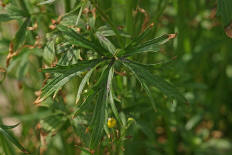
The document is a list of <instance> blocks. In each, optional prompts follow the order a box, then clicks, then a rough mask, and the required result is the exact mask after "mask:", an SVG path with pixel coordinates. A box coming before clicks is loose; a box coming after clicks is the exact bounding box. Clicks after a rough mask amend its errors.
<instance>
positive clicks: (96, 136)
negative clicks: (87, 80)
mask: <svg viewBox="0 0 232 155" xmlns="http://www.w3.org/2000/svg"><path fill="white" fill-rule="evenodd" d="M110 72H112V67H111V65H109V66H108V67H107V68H106V69H105V71H104V72H103V73H102V76H101V81H100V82H99V85H97V87H99V90H98V92H99V93H98V98H97V103H96V105H95V108H94V113H93V116H92V121H91V124H92V126H93V129H92V134H91V140H90V148H94V147H95V146H96V145H97V144H98V142H99V141H100V139H101V137H102V132H103V129H104V124H105V120H106V118H105V108H106V104H107V100H108V95H109V94H108V93H109V89H108V88H110V86H111V82H112V78H113V76H112V73H110Z"/></svg>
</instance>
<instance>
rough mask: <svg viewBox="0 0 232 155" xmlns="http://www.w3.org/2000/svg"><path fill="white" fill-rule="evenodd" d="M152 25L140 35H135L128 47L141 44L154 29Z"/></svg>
mask: <svg viewBox="0 0 232 155" xmlns="http://www.w3.org/2000/svg"><path fill="white" fill-rule="evenodd" d="M152 28H153V27H152V26H149V27H147V28H146V29H145V30H144V31H143V32H142V33H141V34H140V35H138V36H137V37H135V38H134V39H133V40H132V41H131V42H130V43H129V45H128V46H127V48H131V47H134V46H137V45H138V44H140V43H141V42H142V41H143V40H144V39H145V38H146V37H147V36H148V35H149V34H150V33H151V30H152Z"/></svg>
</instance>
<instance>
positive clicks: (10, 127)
mask: <svg viewBox="0 0 232 155" xmlns="http://www.w3.org/2000/svg"><path fill="white" fill-rule="evenodd" d="M19 124H20V123H17V124H15V125H3V124H0V128H2V129H13V128H15V127H17V126H18V125H19Z"/></svg>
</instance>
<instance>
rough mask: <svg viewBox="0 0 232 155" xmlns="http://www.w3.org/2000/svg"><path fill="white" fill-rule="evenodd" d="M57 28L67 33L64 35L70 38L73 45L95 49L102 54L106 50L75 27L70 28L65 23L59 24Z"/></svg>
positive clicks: (69, 40)
mask: <svg viewBox="0 0 232 155" xmlns="http://www.w3.org/2000/svg"><path fill="white" fill-rule="evenodd" d="M57 28H58V30H59V31H61V32H62V33H63V34H64V35H65V36H64V37H65V38H66V39H67V40H68V42H69V43H71V44H73V45H77V46H79V47H83V48H86V49H90V50H93V51H95V52H97V53H98V54H100V55H104V52H103V51H105V50H104V48H102V47H100V46H99V45H96V44H94V43H93V42H91V41H89V40H87V39H85V38H84V37H83V36H82V35H80V34H78V33H77V32H75V31H74V30H73V29H71V28H68V27H66V26H64V25H59V26H57Z"/></svg>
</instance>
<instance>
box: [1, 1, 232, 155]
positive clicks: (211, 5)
mask: <svg viewBox="0 0 232 155" xmlns="http://www.w3.org/2000/svg"><path fill="white" fill-rule="evenodd" d="M228 1H229V0H228ZM40 2H42V0H27V1H25V4H26V7H27V8H28V9H29V10H30V11H32V12H33V11H34V12H38V11H39V13H38V14H36V13H35V15H34V16H33V20H34V21H37V22H38V27H39V28H40V30H41V31H43V32H38V33H41V35H44V33H46V32H51V31H52V30H51V29H49V25H50V24H51V19H57V17H58V16H59V15H62V14H64V13H65V12H69V11H70V9H71V8H74V7H75V2H77V3H78V1H75V0H73V1H69V0H66V1H59V0H57V1H54V2H53V3H51V4H48V5H45V6H38V5H37V4H38V3H40ZM69 2H70V3H69ZM1 3H2V7H1V8H0V13H4V12H6V9H5V8H6V7H5V4H6V5H7V3H8V2H7V1H4V0H2V1H1ZM97 3H98V5H99V7H100V8H102V10H104V12H105V13H106V14H107V15H108V16H109V17H110V19H111V20H112V21H113V22H114V24H115V25H117V26H118V27H120V28H121V29H122V30H123V31H125V32H127V33H128V34H130V35H131V36H132V37H134V36H137V35H138V34H139V33H141V31H143V29H144V28H145V27H147V26H148V25H149V24H151V23H154V29H153V32H152V33H151V34H150V35H149V37H148V38H153V37H154V36H160V35H161V34H165V33H177V37H176V38H175V39H174V40H173V41H170V42H168V43H167V44H166V45H164V46H162V49H161V52H160V53H146V54H144V55H143V56H135V57H133V59H135V60H138V61H140V62H143V63H159V62H166V61H169V60H172V61H171V62H169V63H166V64H164V65H162V66H159V65H157V67H155V68H154V70H153V71H154V73H157V74H160V75H161V76H162V77H166V78H167V79H168V80H169V81H171V82H172V83H174V84H175V85H176V86H177V87H178V88H180V90H181V92H182V93H183V94H184V96H185V97H186V98H187V99H188V101H189V104H186V105H185V104H179V103H177V102H176V101H175V100H174V101H172V100H171V99H168V98H166V97H165V96H163V95H162V94H161V93H159V92H157V91H156V90H154V92H156V93H153V94H152V95H153V96H154V98H155V102H156V104H157V108H158V109H159V111H158V112H154V111H153V110H152V108H151V106H150V103H149V102H150V101H149V98H148V97H147V96H146V94H145V92H144V91H142V89H141V87H140V85H139V84H138V83H137V82H136V79H134V78H131V77H130V78H129V77H120V76H117V77H116V78H115V80H116V81H117V85H116V86H115V89H117V91H118V94H117V96H118V97H119V98H120V100H121V102H120V103H118V104H121V105H118V108H119V109H120V111H123V112H124V113H126V114H127V116H128V117H129V116H130V117H133V118H134V119H135V121H136V122H135V123H134V124H133V125H132V126H131V127H130V128H129V129H128V131H127V136H128V137H129V138H128V139H127V140H126V141H124V142H123V148H121V150H123V151H119V152H118V153H115V154H126V155H127V154H128V155H130V154H131V155H134V154H138V155H141V154H144V155H145V154H151V155H161V154H169V155H174V154H187V155H190V154H194V155H214V154H215V155H230V154H232V133H231V129H232V98H231V97H232V87H231V86H232V61H231V60H232V52H231V49H232V41H231V39H230V38H229V37H228V36H227V35H226V33H225V27H227V28H228V25H229V24H230V22H231V19H232V18H230V16H227V17H225V16H224V14H223V11H224V10H226V7H227V8H228V7H230V8H232V7H231V5H230V2H229V3H227V4H228V6H227V5H225V6H224V4H226V0H224V1H223V0H219V2H217V1H215V0H97ZM219 3H221V4H219ZM220 6H221V8H220V9H219V7H220ZM15 7H18V6H15ZM231 10H232V9H231ZM40 11H41V12H40ZM217 11H218V12H217ZM231 14H232V13H231ZM96 23H97V25H104V24H105V23H104V21H101V20H97V21H96ZM19 24H21V23H20V22H19V23H18V22H16V21H15V20H13V21H10V22H1V23H0V67H1V70H2V71H1V72H0V74H1V77H0V78H3V76H4V71H6V72H7V75H6V78H5V80H4V81H3V82H2V83H1V84H0V121H2V122H3V123H4V124H8V125H13V124H16V123H18V122H21V124H20V125H19V126H18V127H17V128H15V129H13V130H12V131H13V133H14V135H15V136H16V137H17V139H18V140H19V141H20V143H21V144H23V146H25V147H26V148H27V149H29V150H31V151H32V152H34V153H36V152H39V147H44V146H43V145H45V147H46V148H45V149H46V151H45V153H44V154H55V153H56V154H85V153H84V152H82V151H80V149H79V147H77V146H76V144H77V143H78V141H79V138H78V136H76V135H73V134H71V132H70V131H69V128H68V129H67V130H61V129H60V128H59V129H58V130H60V132H58V133H57V134H56V135H55V136H53V137H52V138H51V140H50V141H48V143H47V144H43V135H42V136H41V133H39V130H38V122H41V120H43V119H45V118H46V117H47V116H48V115H50V113H51V111H52V109H51V108H48V105H45V106H35V105H33V102H34V100H35V99H36V91H38V90H39V89H40V88H41V86H42V83H43V80H44V77H43V74H42V73H40V72H38V69H39V68H41V63H42V61H49V60H43V54H42V53H43V51H42V50H41V49H39V48H38V49H37V48H35V49H24V50H23V51H24V53H27V54H23V56H22V57H20V58H19V59H17V57H15V58H14V59H13V60H11V62H10V65H9V66H8V67H7V66H6V57H7V55H8V51H9V44H10V41H11V40H12V39H13V38H14V35H15V33H16V32H17V30H18V27H19ZM227 34H228V33H227ZM27 35H30V34H29V33H28V34H27ZM31 36H33V35H31ZM30 41H31V40H30V37H28V39H27V42H30ZM78 83H80V81H78V79H74V80H73V81H72V82H69V83H68V84H67V85H66V86H65V88H64V89H65V90H66V91H65V96H66V97H65V104H67V105H70V107H71V106H72V105H73V101H74V100H75V95H76V91H77V84H78ZM135 90H137V91H135ZM59 100H62V99H59ZM49 106H52V105H49ZM70 107H69V108H70ZM61 108H62V107H61ZM1 141H3V138H2V137H1V136H0V154H4V153H3V149H1V147H3V144H4V143H3V142H2V143H1ZM1 144H2V145H1ZM8 145H9V147H8V149H9V150H8V153H9V152H10V153H9V154H20V152H19V151H18V150H17V149H16V150H15V149H12V147H14V146H13V145H11V144H10V143H8ZM40 149H41V148H40ZM12 152H13V153H12ZM106 152H107V151H106ZM38 154H39V153H38ZM100 154H101V153H100ZM104 154H107V153H104Z"/></svg>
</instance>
